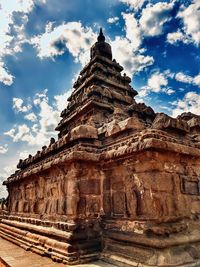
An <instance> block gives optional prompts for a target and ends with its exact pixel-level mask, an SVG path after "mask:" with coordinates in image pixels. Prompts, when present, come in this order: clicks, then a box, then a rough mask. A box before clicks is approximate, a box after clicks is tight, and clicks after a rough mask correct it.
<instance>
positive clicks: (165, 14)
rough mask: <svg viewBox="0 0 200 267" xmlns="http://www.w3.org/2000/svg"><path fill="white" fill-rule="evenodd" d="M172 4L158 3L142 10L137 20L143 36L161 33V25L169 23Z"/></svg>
mask: <svg viewBox="0 0 200 267" xmlns="http://www.w3.org/2000/svg"><path fill="white" fill-rule="evenodd" d="M172 8H173V3H165V2H159V3H156V4H155V5H152V4H149V5H147V7H145V8H144V9H143V10H142V15H141V18H140V20H139V22H140V25H141V29H142V30H143V34H144V35H145V36H156V35H160V34H162V32H163V25H164V24H165V23H166V22H168V21H170V20H171V18H172V16H171V15H170V11H171V10H172Z"/></svg>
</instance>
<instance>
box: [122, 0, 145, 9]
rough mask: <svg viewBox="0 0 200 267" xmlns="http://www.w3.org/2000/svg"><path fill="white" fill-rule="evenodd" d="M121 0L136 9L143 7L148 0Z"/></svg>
mask: <svg viewBox="0 0 200 267" xmlns="http://www.w3.org/2000/svg"><path fill="white" fill-rule="evenodd" d="M120 2H122V3H124V4H127V5H128V6H130V7H131V8H133V9H135V10H138V9H140V8H142V6H143V4H144V3H145V2H147V0H120Z"/></svg>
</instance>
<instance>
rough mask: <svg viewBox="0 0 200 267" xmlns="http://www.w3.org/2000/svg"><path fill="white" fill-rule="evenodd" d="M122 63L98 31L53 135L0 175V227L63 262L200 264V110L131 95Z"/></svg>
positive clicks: (28, 246)
mask: <svg viewBox="0 0 200 267" xmlns="http://www.w3.org/2000/svg"><path fill="white" fill-rule="evenodd" d="M122 70H123V68H122V67H121V66H120V65H119V64H118V63H117V62H116V61H115V60H112V53H111V48H110V46H109V44H107V43H105V41H104V38H103V37H102V34H100V37H99V39H98V41H97V43H96V44H94V46H93V47H92V48H91V60H90V62H89V63H88V64H87V65H86V66H85V67H84V69H83V70H82V71H81V72H80V76H79V78H78V80H77V81H76V82H75V84H74V91H73V93H72V95H71V96H70V97H69V99H68V100H69V104H68V106H67V108H66V109H65V110H63V112H62V113H61V117H62V119H61V121H60V123H59V124H58V126H57V128H56V130H58V131H59V134H58V140H57V141H55V140H54V139H51V140H50V144H49V146H48V147H43V148H42V150H41V151H38V152H37V153H36V154H35V155H34V156H31V155H30V156H29V157H28V158H27V159H25V160H23V161H22V160H20V162H19V164H18V169H19V170H18V171H16V173H15V174H13V175H11V176H10V177H9V178H8V179H7V180H6V181H5V182H4V184H5V185H6V186H7V188H8V192H9V197H8V204H7V206H8V210H7V211H4V214H2V216H1V223H0V235H1V236H2V237H4V238H6V239H8V240H11V241H12V242H14V243H16V244H18V245H20V246H22V247H24V248H25V249H27V250H31V251H34V252H36V253H38V254H41V255H44V256H48V257H51V258H52V259H53V260H55V261H59V262H62V263H67V264H77V263H84V262H88V261H91V260H93V259H98V258H100V257H103V259H104V260H106V261H109V262H111V263H115V264H118V265H119V266H120V264H121V266H188V267H189V266H198V265H197V264H199V260H200V245H199V244H200V231H199V229H200V228H199V227H200V223H199V216H200V208H199V207H200V205H199V204H200V178H199V177H200V117H199V116H197V115H194V114H191V113H184V114H182V115H181V116H179V117H178V118H171V117H169V116H167V115H165V114H155V113H154V111H153V110H152V108H150V107H147V106H146V105H145V104H137V103H136V101H135V100H134V96H135V95H136V94H137V92H136V91H135V90H134V89H133V88H131V86H130V81H131V80H130V78H129V77H127V76H126V75H121V71H122ZM177 255H178V256H177ZM123 264H124V265H123ZM138 264H139V265H138Z"/></svg>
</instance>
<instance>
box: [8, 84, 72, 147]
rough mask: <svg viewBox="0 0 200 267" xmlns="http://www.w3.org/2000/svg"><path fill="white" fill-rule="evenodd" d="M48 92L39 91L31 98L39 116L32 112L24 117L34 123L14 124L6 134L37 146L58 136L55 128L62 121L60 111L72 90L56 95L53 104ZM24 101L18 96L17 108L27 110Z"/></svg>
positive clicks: (13, 138)
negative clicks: (50, 102)
mask: <svg viewBox="0 0 200 267" xmlns="http://www.w3.org/2000/svg"><path fill="white" fill-rule="evenodd" d="M47 93H48V90H47V89H45V90H44V91H43V92H41V93H37V94H36V95H35V98H34V99H32V100H30V101H32V102H31V105H30V106H34V109H35V110H36V111H37V116H36V114H35V113H33V112H31V113H29V114H27V115H26V116H25V117H24V118H25V119H27V120H29V123H31V122H32V123H33V124H32V125H30V126H29V125H27V124H21V125H14V127H13V128H12V129H10V130H9V131H7V132H5V133H4V135H7V136H10V137H11V138H12V140H13V142H20V141H23V142H26V143H28V144H29V145H31V146H36V147H38V146H39V145H44V144H48V143H49V139H50V137H52V136H53V137H56V132H55V130H54V129H55V127H56V126H57V124H58V122H59V121H60V112H61V111H62V110H63V109H64V108H66V106H67V98H68V97H69V95H70V93H71V91H70V90H69V91H68V92H66V93H64V94H62V95H56V96H55V97H54V100H53V102H52V104H51V105H50V104H49V98H48V95H47ZM16 103H17V104H16ZM23 103H24V101H23V100H22V99H20V98H19V99H18V98H17V100H15V109H17V110H18V111H21V112H25V110H26V111H27V109H25V108H24V107H25V106H24V105H23Z"/></svg>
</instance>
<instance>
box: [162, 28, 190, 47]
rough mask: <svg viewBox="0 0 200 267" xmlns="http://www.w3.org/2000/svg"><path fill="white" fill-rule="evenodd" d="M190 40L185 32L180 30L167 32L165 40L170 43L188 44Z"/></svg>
mask: <svg viewBox="0 0 200 267" xmlns="http://www.w3.org/2000/svg"><path fill="white" fill-rule="evenodd" d="M191 41H192V40H191V38H189V37H188V36H187V35H186V34H184V33H182V32H181V31H180V30H178V31H177V32H172V33H168V34H167V42H168V43H170V44H176V43H178V42H183V43H185V44H188V43H191Z"/></svg>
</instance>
